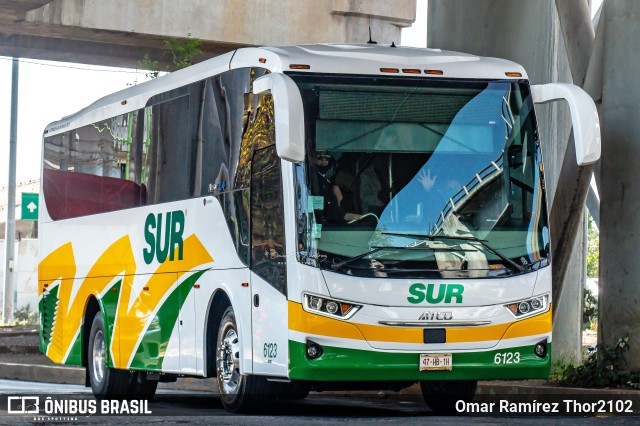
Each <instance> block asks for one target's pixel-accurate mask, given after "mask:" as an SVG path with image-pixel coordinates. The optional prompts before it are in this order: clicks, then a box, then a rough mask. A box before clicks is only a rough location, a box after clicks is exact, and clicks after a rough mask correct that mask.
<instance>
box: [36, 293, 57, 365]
mask: <svg viewBox="0 0 640 426" xmlns="http://www.w3.org/2000/svg"><path fill="white" fill-rule="evenodd" d="M59 288H60V286H59V285H57V286H55V287H54V288H53V289H52V290H50V291H48V292H45V294H44V295H43V296H42V298H41V299H40V302H39V304H38V305H39V306H38V309H39V310H40V329H41V330H42V331H41V332H40V352H42V353H43V354H44V353H46V352H47V346H48V345H49V342H50V341H51V330H52V329H53V323H54V321H55V318H56V317H55V313H56V304H57V303H58V289H59Z"/></svg>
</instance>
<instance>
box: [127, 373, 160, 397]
mask: <svg viewBox="0 0 640 426" xmlns="http://www.w3.org/2000/svg"><path fill="white" fill-rule="evenodd" d="M157 388H158V381H157V380H148V379H147V373H146V372H144V371H135V372H133V373H132V376H131V385H130V387H129V392H128V393H129V397H130V398H132V399H147V400H149V401H151V400H152V399H153V397H154V396H155V395H156V389H157Z"/></svg>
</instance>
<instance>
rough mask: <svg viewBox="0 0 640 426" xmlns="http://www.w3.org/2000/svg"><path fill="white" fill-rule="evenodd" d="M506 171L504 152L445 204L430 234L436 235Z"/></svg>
mask: <svg viewBox="0 0 640 426" xmlns="http://www.w3.org/2000/svg"><path fill="white" fill-rule="evenodd" d="M503 170H504V150H503V151H502V152H501V153H500V156H499V157H498V158H496V159H495V160H494V161H492V162H491V163H489V164H488V165H487V166H486V167H485V168H484V169H482V170H480V171H479V172H478V173H476V174H475V176H474V177H473V178H472V179H471V180H470V181H469V182H468V183H467V184H466V185H464V186H463V187H462V188H461V189H460V190H459V191H458V192H456V193H455V194H454V195H453V196H452V197H451V198H449V200H448V201H447V203H446V204H445V206H444V207H443V209H442V210H441V211H440V215H439V216H438V220H437V221H436V223H435V224H434V225H433V226H432V227H431V230H430V231H429V233H430V234H432V235H433V234H436V233H438V231H440V229H441V228H442V225H443V224H444V223H445V221H446V220H447V219H448V218H449V216H451V215H452V214H453V213H455V212H456V211H457V210H458V209H459V208H460V207H462V206H464V205H465V204H466V203H467V201H468V200H469V199H471V197H472V196H473V195H475V194H476V193H477V192H479V191H480V189H481V188H482V187H484V186H485V185H488V184H489V183H491V182H493V181H494V180H495V179H496V178H497V177H498V176H499V175H501V174H502V171H503Z"/></svg>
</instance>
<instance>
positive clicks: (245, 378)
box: [216, 306, 270, 413]
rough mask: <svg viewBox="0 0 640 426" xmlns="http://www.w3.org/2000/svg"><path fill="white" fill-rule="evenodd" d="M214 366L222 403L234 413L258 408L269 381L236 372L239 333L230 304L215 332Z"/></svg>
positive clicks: (265, 401)
mask: <svg viewBox="0 0 640 426" xmlns="http://www.w3.org/2000/svg"><path fill="white" fill-rule="evenodd" d="M217 341H218V346H217V350H216V368H217V372H218V375H217V378H218V390H219V391H220V398H221V399H222V405H224V407H225V408H226V409H227V410H229V411H232V412H234V413H249V412H256V411H260V410H262V409H263V408H264V407H265V406H266V404H267V402H268V399H269V396H270V393H269V382H267V381H266V380H265V379H264V378H263V377H259V376H252V375H241V374H240V336H239V334H238V327H237V325H236V317H235V314H234V313H233V308H232V307H231V306H230V307H228V308H227V310H226V311H225V312H224V314H223V315H222V320H221V321H220V329H219V332H218V340H217Z"/></svg>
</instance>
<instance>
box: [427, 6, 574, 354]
mask: <svg viewBox="0 0 640 426" xmlns="http://www.w3.org/2000/svg"><path fill="white" fill-rule="evenodd" d="M427 28H428V38H427V40H428V43H429V47H437V48H442V49H448V50H457V51H462V52H468V53H474V54H477V55H482V56H495V57H501V58H505V59H510V60H512V61H515V62H517V63H519V64H521V65H523V66H524V67H525V69H526V70H527V73H528V74H529V79H530V81H531V83H532V84H537V83H548V82H567V83H570V82H572V78H571V71H570V69H569V62H568V59H567V53H566V50H565V46H564V39H563V36H562V29H561V27H560V23H559V19H558V15H557V12H556V8H555V2H554V1H553V0H532V1H526V2H524V1H508V0H430V1H429V23H428V26H427ZM536 115H537V118H538V126H539V128H540V137H541V140H542V151H543V155H544V161H545V177H546V180H547V190H548V202H549V204H548V206H549V207H550V206H551V205H553V199H554V195H555V192H556V188H557V187H558V178H559V176H560V170H561V167H562V162H563V159H564V154H565V151H566V148H567V141H568V140H569V134H570V129H571V119H570V116H569V114H568V108H567V107H566V106H565V105H563V104H561V103H552V104H547V105H540V106H536ZM573 161H575V159H574V160H573ZM578 214H582V212H578ZM552 232H554V230H553V229H552ZM584 238H585V237H584V235H579V237H578V238H577V239H576V240H577V241H576V242H575V243H574V246H573V247H574V250H572V252H573V255H572V257H571V259H570V261H569V268H568V272H567V276H566V280H565V289H564V293H565V294H563V296H562V298H561V299H560V300H557V299H556V300H554V303H555V304H556V305H559V306H562V309H558V310H557V314H556V316H555V318H554V337H553V348H554V351H553V354H554V357H557V356H558V355H559V356H562V357H563V358H565V359H567V360H572V361H579V360H580V357H581V342H580V335H581V327H582V288H583V286H584V279H585V268H586V266H585V265H586V256H585V253H584V250H583V245H584V241H585V240H584ZM555 296H556V297H557V296H560V293H559V292H558V294H556V295H555Z"/></svg>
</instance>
